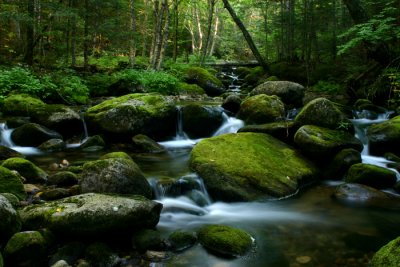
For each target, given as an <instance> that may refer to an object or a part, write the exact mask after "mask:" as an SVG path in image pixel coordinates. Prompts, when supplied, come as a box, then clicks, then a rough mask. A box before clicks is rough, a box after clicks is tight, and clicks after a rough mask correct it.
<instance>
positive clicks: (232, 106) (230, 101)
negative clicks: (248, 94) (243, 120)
mask: <svg viewBox="0 0 400 267" xmlns="http://www.w3.org/2000/svg"><path fill="white" fill-rule="evenodd" d="M241 103H242V99H241V98H240V97H239V96H238V95H236V94H230V95H228V97H226V98H225V99H224V102H223V103H222V107H223V108H224V109H226V110H228V111H230V112H232V113H234V114H236V113H237V112H238V111H239V109H240V104H241Z"/></svg>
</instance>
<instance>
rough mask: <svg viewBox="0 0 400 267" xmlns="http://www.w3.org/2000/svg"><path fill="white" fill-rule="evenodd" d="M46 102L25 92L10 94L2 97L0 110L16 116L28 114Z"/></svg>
mask: <svg viewBox="0 0 400 267" xmlns="http://www.w3.org/2000/svg"><path fill="white" fill-rule="evenodd" d="M45 105H46V104H45V103H44V102H43V101H42V100H40V99H38V98H34V97H32V96H30V95H27V94H16V95H11V96H9V97H7V98H6V99H4V101H3V108H2V111H3V112H4V113H5V114H12V115H18V116H30V115H31V114H32V113H33V112H34V111H36V110H37V109H38V108H42V107H43V106H45Z"/></svg>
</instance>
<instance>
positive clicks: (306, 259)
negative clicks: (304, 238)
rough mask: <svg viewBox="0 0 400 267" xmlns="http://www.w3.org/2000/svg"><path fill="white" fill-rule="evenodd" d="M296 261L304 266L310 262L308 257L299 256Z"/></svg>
mask: <svg viewBox="0 0 400 267" xmlns="http://www.w3.org/2000/svg"><path fill="white" fill-rule="evenodd" d="M296 261H297V262H298V263H301V264H306V263H309V262H310V261H311V257H310V256H299V257H297V258H296Z"/></svg>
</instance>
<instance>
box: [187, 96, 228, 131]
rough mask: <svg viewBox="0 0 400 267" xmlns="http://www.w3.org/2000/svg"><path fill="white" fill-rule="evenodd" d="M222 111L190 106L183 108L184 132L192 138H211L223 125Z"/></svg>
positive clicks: (207, 107)
mask: <svg viewBox="0 0 400 267" xmlns="http://www.w3.org/2000/svg"><path fill="white" fill-rule="evenodd" d="M222 121H223V117H222V109H221V108H219V107H213V106H202V105H199V104H189V105H186V106H184V107H182V125H183V131H184V132H185V133H186V134H187V135H189V137H190V138H200V137H207V136H211V135H212V134H213V133H214V132H215V131H216V130H217V129H218V128H219V127H220V126H221V124H222Z"/></svg>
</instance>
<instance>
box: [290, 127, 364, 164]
mask: <svg viewBox="0 0 400 267" xmlns="http://www.w3.org/2000/svg"><path fill="white" fill-rule="evenodd" d="M294 142H295V144H296V145H297V146H298V147H299V148H300V149H301V151H302V152H303V153H304V154H306V155H308V156H309V157H311V158H314V159H317V160H318V161H326V160H330V159H332V157H334V156H335V154H337V153H338V152H340V151H341V150H343V149H346V148H353V149H355V150H357V151H362V149H363V144H362V143H361V141H360V140H358V139H357V138H355V137H354V136H353V135H352V134H350V133H348V132H343V131H339V130H331V129H328V128H324V127H319V126H314V125H304V126H302V127H300V129H299V130H297V132H296V134H295V135H294Z"/></svg>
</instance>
